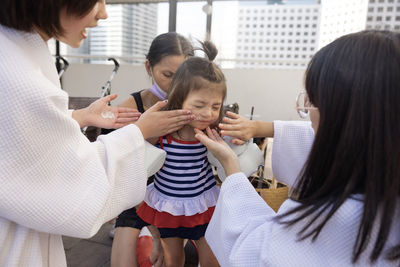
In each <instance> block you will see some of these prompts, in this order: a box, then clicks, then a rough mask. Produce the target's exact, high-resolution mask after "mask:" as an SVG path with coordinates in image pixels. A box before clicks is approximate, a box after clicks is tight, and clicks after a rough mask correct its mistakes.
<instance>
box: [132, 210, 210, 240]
mask: <svg viewBox="0 0 400 267" xmlns="http://www.w3.org/2000/svg"><path fill="white" fill-rule="evenodd" d="M136 216H137V215H136ZM148 225H150V224H148V223H147V222H145V221H143V220H142V219H141V218H140V217H139V216H138V217H137V221H136V224H135V228H137V229H142V228H143V227H145V226H148ZM207 226H208V223H206V224H202V225H197V226H195V227H178V228H157V229H158V231H159V232H160V237H161V238H168V237H179V238H182V239H191V240H199V239H200V238H202V237H204V234H205V233H206V230H207Z"/></svg>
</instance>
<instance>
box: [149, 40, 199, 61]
mask: <svg viewBox="0 0 400 267" xmlns="http://www.w3.org/2000/svg"><path fill="white" fill-rule="evenodd" d="M181 55H182V56H184V57H185V58H187V57H190V56H193V55H194V50H193V46H192V44H191V43H190V42H189V41H188V40H187V39H186V38H185V37H183V36H182V35H180V34H178V33H176V32H168V33H163V34H160V35H158V36H157V37H156V38H154V40H153V41H152V42H151V45H150V48H149V52H148V54H147V55H146V59H147V60H148V61H149V63H150V67H154V66H155V65H156V64H157V63H158V62H160V61H161V60H162V59H163V58H164V57H166V56H181Z"/></svg>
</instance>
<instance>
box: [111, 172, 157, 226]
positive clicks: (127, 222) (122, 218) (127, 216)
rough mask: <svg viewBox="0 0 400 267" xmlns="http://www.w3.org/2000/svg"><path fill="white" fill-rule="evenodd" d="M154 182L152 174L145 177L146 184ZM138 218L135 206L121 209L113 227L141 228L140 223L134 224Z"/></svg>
mask: <svg viewBox="0 0 400 267" xmlns="http://www.w3.org/2000/svg"><path fill="white" fill-rule="evenodd" d="M152 182H154V175H153V176H151V177H149V179H147V185H149V184H151V183H152ZM137 219H138V215H137V214H136V208H135V207H133V208H130V209H129V210H125V211H123V212H122V213H121V214H120V215H119V216H118V218H117V220H116V222H115V228H117V227H131V228H137V229H142V228H143V226H142V227H140V225H138V226H137V225H136V221H137Z"/></svg>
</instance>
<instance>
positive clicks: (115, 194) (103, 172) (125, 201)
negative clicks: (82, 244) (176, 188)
mask: <svg viewBox="0 0 400 267" xmlns="http://www.w3.org/2000/svg"><path fill="white" fill-rule="evenodd" d="M5 73H6V74H3V75H0V77H1V80H0V88H2V90H3V91H4V92H3V106H2V110H3V111H4V112H2V115H1V116H0V124H1V132H0V150H1V160H0V168H1V170H2V171H1V174H0V217H3V218H6V219H8V220H10V221H14V222H16V223H17V224H20V225H23V226H25V227H28V228H32V229H35V230H37V231H42V232H48V233H53V234H62V235H69V236H75V237H81V238H87V237H90V236H92V235H94V234H95V233H96V232H97V231H98V229H99V228H100V227H101V225H102V224H103V223H104V222H106V221H107V220H110V219H112V218H114V217H115V216H117V215H118V214H119V213H120V212H121V211H123V210H125V209H127V208H130V207H133V206H135V205H137V204H139V203H140V201H142V200H143V198H144V194H145V188H146V181H147V176H146V170H145V168H144V154H145V151H144V149H145V148H144V140H143V136H142V134H141V132H140V130H139V129H138V128H137V127H136V126H135V125H129V126H126V127H124V128H122V129H119V130H116V131H114V132H112V133H111V134H109V135H107V136H100V137H99V138H98V140H97V141H96V142H93V143H90V142H89V141H88V140H87V138H86V137H85V136H84V135H83V134H82V133H81V130H80V128H79V125H78V123H77V122H76V121H75V120H73V119H72V117H71V114H70V112H69V111H68V95H67V94H66V93H65V92H64V91H62V90H61V89H60V88H58V87H57V86H55V85H54V84H53V83H51V82H50V81H49V80H48V79H46V77H45V76H44V75H42V74H41V72H40V70H29V71H27V72H26V73H23V75H22V73H21V72H20V73H16V74H15V75H14V74H13V73H12V72H5Z"/></svg>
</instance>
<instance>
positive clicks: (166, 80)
mask: <svg viewBox="0 0 400 267" xmlns="http://www.w3.org/2000/svg"><path fill="white" fill-rule="evenodd" d="M184 60H185V57H184V56H183V55H180V56H176V55H170V56H166V57H164V58H162V59H161V60H160V62H158V63H157V64H155V65H154V66H153V67H150V64H149V61H146V70H147V72H148V73H149V75H150V76H152V77H153V79H154V81H155V82H156V83H157V84H158V86H159V87H160V88H161V90H163V91H164V92H166V93H168V88H169V85H170V84H171V81H172V76H173V75H174V74H175V72H176V70H177V69H178V68H179V66H180V65H181V64H182V62H183V61H184Z"/></svg>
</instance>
